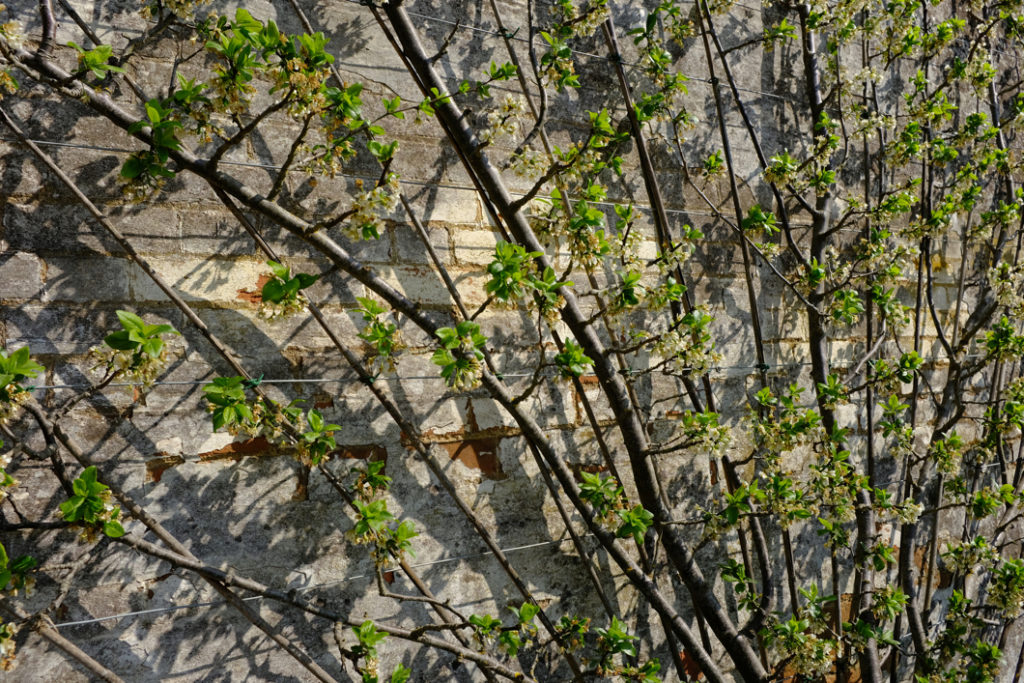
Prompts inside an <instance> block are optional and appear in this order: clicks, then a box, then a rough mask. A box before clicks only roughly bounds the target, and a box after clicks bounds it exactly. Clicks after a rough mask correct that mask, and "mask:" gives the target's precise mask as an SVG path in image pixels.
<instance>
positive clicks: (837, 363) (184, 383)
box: [25, 355, 984, 391]
mask: <svg viewBox="0 0 1024 683" xmlns="http://www.w3.org/2000/svg"><path fill="white" fill-rule="evenodd" d="M980 358H984V356H983V355H968V356H964V357H963V359H962V360H977V359H980ZM926 360H927V359H926ZM944 360H945V359H942V358H938V359H934V361H933V362H935V361H939V362H942V361H944ZM855 362H860V360H859V359H858V360H852V359H845V360H834V361H832V362H831V363H830V365H832V366H833V367H841V366H843V365H852V364H854V363H855ZM810 365H812V363H811V362H810V361H797V362H792V363H765V365H763V366H762V365H716V366H712V367H710V368H708V372H728V371H730V370H746V371H749V372H754V371H760V370H761V369H762V368H765V369H767V370H768V371H771V370H784V369H792V368H802V367H808V366H810ZM684 370H685V369H684ZM690 371H691V372H697V370H696V369H690ZM647 372H648V370H646V369H641V370H634V369H630V370H627V371H620V374H622V375H625V376H627V377H628V376H631V375H641V374H645V373H647ZM534 376H536V375H535V374H534V373H532V372H506V373H501V375H500V377H502V378H512V377H514V378H526V377H534ZM559 376H560V375H558V374H557V373H542V374H541V375H540V378H542V379H555V378H557V377H559ZM443 379H444V378H443V377H441V375H440V374H437V375H396V374H387V375H379V376H377V377H375V378H374V381H379V380H387V381H393V382H402V381H406V380H443ZM345 382H352V383H356V382H361V380H360V379H359V378H358V377H356V376H354V375H353V376H351V377H308V378H301V379H288V378H274V379H261V380H260V381H259V384H333V383H339V384H341V383H345ZM209 383H210V380H167V381H159V380H158V381H156V382H153V383H152V384H150V385H149V386H151V387H173V386H180V387H193V386H201V385H206V384H209ZM107 386H108V387H140V386H142V383H141V382H111V383H110V384H108V385H107ZM92 387H93V385H92V384H85V383H82V384H37V385H31V386H26V387H25V388H26V389H27V390H28V391H50V390H57V389H91V388H92Z"/></svg>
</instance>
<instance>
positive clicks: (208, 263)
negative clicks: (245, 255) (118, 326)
mask: <svg viewBox="0 0 1024 683" xmlns="http://www.w3.org/2000/svg"><path fill="white" fill-rule="evenodd" d="M150 265H151V266H152V267H153V269H154V270H155V271H156V272H157V273H158V274H159V275H160V277H161V278H163V280H164V281H165V282H166V283H168V285H170V286H171V287H173V288H174V290H175V291H176V292H177V293H178V294H179V295H181V297H182V298H183V299H185V300H186V301H193V302H200V301H205V302H211V303H212V302H217V303H221V304H227V305H230V306H244V305H251V304H248V301H247V299H246V297H245V295H244V292H246V291H251V290H253V289H256V290H257V291H258V289H259V286H261V285H259V284H258V283H259V282H260V277H261V276H263V275H265V271H266V266H264V265H262V264H259V263H256V262H253V261H248V260H246V261H230V260H221V259H203V260H191V259H190V260H183V259H166V258H160V259H152V260H150ZM128 283H129V287H130V291H131V296H132V299H133V300H135V301H166V300H167V297H166V295H165V294H164V293H163V291H161V290H160V288H159V287H158V286H157V285H156V283H155V282H153V280H151V279H150V277H149V276H148V275H147V274H146V273H145V272H144V271H143V270H142V269H141V268H139V267H138V266H133V267H132V268H130V269H129V271H128Z"/></svg>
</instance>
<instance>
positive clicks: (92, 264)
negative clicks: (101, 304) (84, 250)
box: [42, 256, 138, 302]
mask: <svg viewBox="0 0 1024 683" xmlns="http://www.w3.org/2000/svg"><path fill="white" fill-rule="evenodd" d="M137 268H138V267H137V266H136V265H135V264H134V263H132V262H131V261H129V260H128V259H125V258H118V257H116V256H96V257H93V258H89V259H76V258H64V257H56V256H51V257H49V258H47V259H46V285H45V286H44V287H43V290H42V300H43V301H46V302H57V301H82V302H98V301H110V302H124V301H125V300H126V299H127V298H128V281H129V277H130V273H131V272H132V271H134V270H136V269H137Z"/></svg>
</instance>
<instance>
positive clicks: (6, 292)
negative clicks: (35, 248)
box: [0, 251, 43, 299]
mask: <svg viewBox="0 0 1024 683" xmlns="http://www.w3.org/2000/svg"><path fill="white" fill-rule="evenodd" d="M42 283H43V281H42V264H41V263H40V261H39V257H37V256H35V255H33V254H26V253H24V252H11V251H8V252H4V253H0V299H31V298H34V297H36V296H38V294H39V291H40V289H41V288H42Z"/></svg>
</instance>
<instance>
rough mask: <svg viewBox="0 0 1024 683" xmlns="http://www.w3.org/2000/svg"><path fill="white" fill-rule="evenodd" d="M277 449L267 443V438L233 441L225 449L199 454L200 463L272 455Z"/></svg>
mask: <svg viewBox="0 0 1024 683" xmlns="http://www.w3.org/2000/svg"><path fill="white" fill-rule="evenodd" d="M276 450H277V449H276V448H275V447H274V446H273V445H272V444H271V443H270V442H269V441H267V439H266V437H263V436H259V437H256V438H255V439H247V440H245V441H233V442H232V443H229V444H228V445H227V446H224V447H223V448H218V449H216V450H213V451H207V452H205V453H200V454H199V456H198V457H199V462H216V461H218V460H241V459H242V457H244V456H246V455H253V456H260V455H270V454H271V453H272V452H274V451H276Z"/></svg>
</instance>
